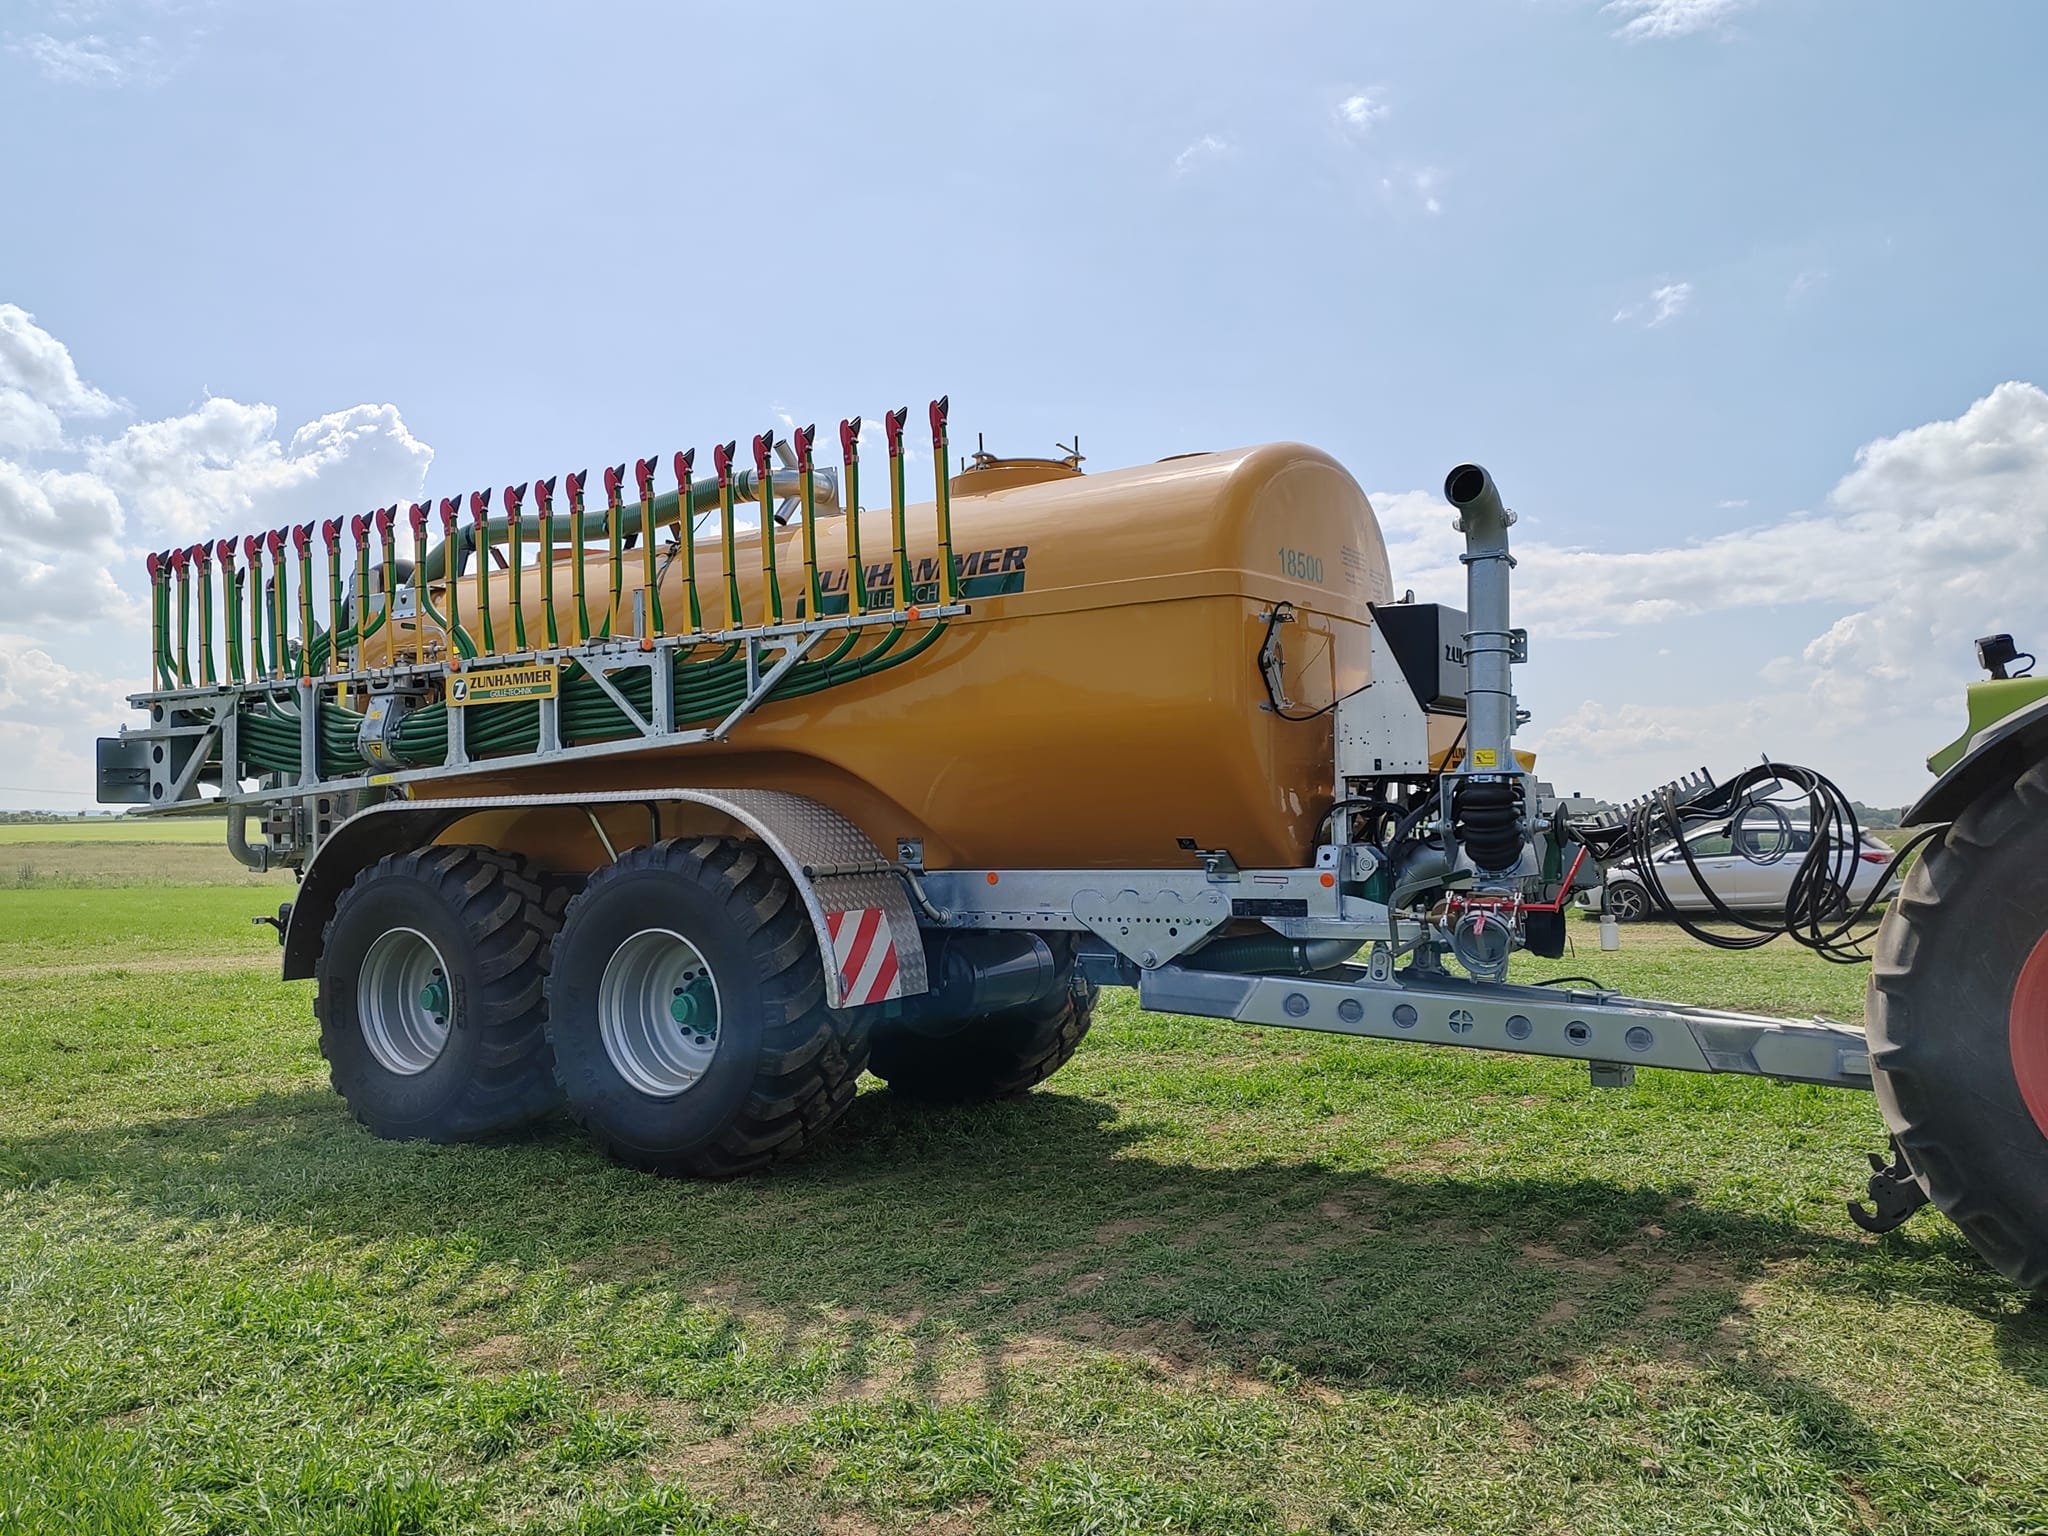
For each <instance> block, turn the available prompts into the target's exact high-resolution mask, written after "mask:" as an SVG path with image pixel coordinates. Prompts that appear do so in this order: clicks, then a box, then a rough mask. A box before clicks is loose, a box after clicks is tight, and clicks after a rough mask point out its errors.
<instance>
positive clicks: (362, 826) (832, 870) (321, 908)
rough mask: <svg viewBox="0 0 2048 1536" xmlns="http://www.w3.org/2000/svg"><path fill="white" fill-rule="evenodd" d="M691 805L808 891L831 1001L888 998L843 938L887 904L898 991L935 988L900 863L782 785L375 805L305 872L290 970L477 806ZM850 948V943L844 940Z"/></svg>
mask: <svg viewBox="0 0 2048 1536" xmlns="http://www.w3.org/2000/svg"><path fill="white" fill-rule="evenodd" d="M662 802H669V803H673V802H684V803H687V804H691V805H701V806H705V807H707V808H709V809H711V810H714V811H717V812H719V813H720V814H721V815H725V816H729V817H731V818H732V819H733V820H734V821H736V822H738V823H740V825H742V826H743V827H745V828H746V829H747V830H748V831H749V832H751V833H752V834H753V835H754V836H756V837H758V838H759V839H760V840H761V841H762V842H763V843H765V844H766V845H767V847H768V849H769V851H770V852H771V853H773V854H774V855H775V856H776V858H777V859H779V860H780V861H781V862H782V866H783V868H784V869H786V870H787V871H788V872H789V877H790V879H791V880H792V881H793V882H794V883H795V885H796V889H797V894H798V895H799V896H801V897H802V899H803V904H804V910H805V912H806V913H807V914H808V915H809V917H810V919H811V926H812V928H813V929H814V930H815V932H816V934H817V939H818V951H819V953H820V954H821V955H823V956H824V957H825V959H826V961H827V962H828V963H827V964H826V966H825V1000H826V1002H827V1004H828V1005H829V1006H831V1007H834V1008H843V1007H848V1006H852V1005H854V1004H859V1003H868V1002H878V1001H883V1000H885V999H883V998H879V997H857V998H849V997H848V989H849V988H850V987H851V986H852V985H853V984H854V980H855V979H854V978H852V977H849V976H847V975H845V974H843V973H842V971H841V969H840V967H839V966H838V965H837V964H833V963H830V962H832V961H833V960H834V958H835V944H839V941H840V940H841V939H842V938H850V936H851V927H852V925H850V924H848V923H846V922H845V921H844V918H845V916H846V915H847V914H853V913H865V912H871V911H875V910H879V911H880V913H881V931H880V936H879V938H878V939H876V940H875V942H880V943H885V944H890V945H893V946H894V948H895V951H896V967H897V969H896V981H895V983H894V984H893V985H891V987H890V988H889V996H891V997H913V996H916V995H917V994H919V993H922V992H923V991H925V989H926V987H927V985H928V982H927V980H926V977H925V956H924V941H923V938H922V936H921V935H920V933H919V931H918V926H917V914H916V912H915V911H913V910H912V908H911V905H910V896H909V892H908V891H907V889H906V888H905V886H904V883H903V881H902V879H901V878H899V877H898V876H897V875H896V874H895V873H894V866H893V865H892V864H891V863H890V862H889V861H888V860H886V859H884V858H883V857H882V855H881V854H880V852H879V851H877V849H876V848H875V845H874V844H873V843H871V842H869V841H868V837H867V834H866V833H864V832H862V831H861V829H860V828H859V827H857V826H855V825H854V824H853V823H852V822H850V821H848V820H847V819H846V818H845V817H844V816H842V815H840V814H839V813H838V812H837V811H835V810H833V809H832V808H831V807H830V806H827V805H820V804H819V803H818V802H817V801H815V800H810V799H806V798H805V797H804V796H802V795H792V794H786V793H784V792H782V791H780V790H772V789H649V790H637V789H636V790H624V791H619V792H607V793H596V794H562V795H478V796H471V797H467V798H463V799H450V800H391V801H386V802H384V803H383V804H380V805H374V806H371V807H370V808H369V809H367V810H364V811H361V812H359V813H358V814H356V815H355V816H352V817H350V818H349V819H348V820H347V821H346V822H344V823H342V825H341V826H339V827H337V828H336V829H335V830H334V832H333V834H332V835H331V836H329V837H328V838H327V839H326V841H324V842H323V843H321V845H320V848H319V851H318V852H317V853H316V854H315V855H314V856H313V859H312V861H311V862H310V863H308V864H307V866H306V869H305V876H304V879H303V881H302V882H301V884H300V886H299V891H298V895H297V897H296V898H295V899H294V900H293V902H292V907H291V919H290V921H289V922H288V923H287V924H286V926H285V932H284V976H285V980H287V981H300V980H304V979H306V978H308V977H310V976H312V975H313V971H314V966H315V964H316V963H317V962H318V960H319V958H320V945H321V942H322V938H323V935H324V934H325V932H326V928H327V920H328V919H329V918H330V917H332V916H333V915H334V908H335V904H336V903H337V902H338V901H340V899H341V893H342V892H343V891H345V890H347V889H348V886H349V883H350V882H351V881H353V880H354V879H355V877H356V875H357V874H358V873H359V872H360V871H362V870H363V869H365V868H366V867H368V866H369V865H371V864H373V863H375V862H376V861H377V860H378V859H381V858H384V857H386V856H387V855H390V854H394V853H403V852H405V851H406V850H407V849H409V848H419V847H422V846H424V845H425V844H428V843H431V842H432V841H433V840H434V839H435V838H436V837H438V836H439V835H440V834H441V833H442V832H443V831H445V830H446V829H447V828H448V827H450V826H452V825H454V823H456V822H457V821H460V820H461V819H462V818H463V817H465V816H468V815H471V814H473V813H474V812H477V811H502V810H514V809H532V808H538V807H544V806H562V807H566V808H570V809H579V808H581V807H584V806H595V805H648V804H654V803H662ZM839 948H841V949H843V948H844V945H843V944H839Z"/></svg>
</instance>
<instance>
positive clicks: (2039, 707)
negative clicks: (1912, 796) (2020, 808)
mask: <svg viewBox="0 0 2048 1536" xmlns="http://www.w3.org/2000/svg"><path fill="white" fill-rule="evenodd" d="M2044 757H2048V698H2043V699H2037V700H2035V701H2034V702H2033V703H2032V704H2029V705H2027V706H2026V707H2025V708H2024V709H2016V710H2014V711H2013V712H2012V713H2011V714H2009V715H2007V716H2005V718H2003V719H2002V720H1997V721H1994V722H1993V723H1992V724H1990V725H1988V726H1986V727H1985V728H1984V729H1983V730H1981V731H1979V732H1978V733H1977V734H1976V735H1975V736H1973V737H1971V738H1970V745H1969V749H1968V750H1967V751H1966V752H1964V753H1963V755H1962V756H1961V757H1960V758H1958V759H1957V760H1956V761H1955V762H1954V763H1953V764H1952V765H1951V766H1950V768H1949V770H1948V772H1947V773H1944V774H1943V775H1942V776H1941V777H1940V778H1938V779H1936V780H1935V781H1934V783H1933V785H1932V786H1931V787H1930V788H1929V789H1928V790H1927V792H1926V793H1925V794H1923V795H1922V796H1921V797H1920V798H1919V800H1918V801H1916V802H1915V803H1914V805H1913V807H1912V808H1911V809H1910V810H1908V811H1907V812H1906V814H1905V816H1904V817H1903V818H1902V820H1903V822H1904V824H1905V825H1906V826H1909V827H1924V826H1933V825H1935V824H1937V823H1939V822H1944V821H1954V820H1955V819H1956V818H1957V817H1958V816H1960V815H1962V813H1963V811H1964V809H1965V808H1966V807H1968V806H1969V805H1971V804H1972V803H1973V802H1975V801H1976V799H1977V798H1978V797H1979V796H1980V795H1982V794H1984V793H1985V791H1987V790H1990V789H1994V788H1997V787H1999V786H2002V785H2006V784H2010V783H2012V782H2013V781H2014V780H2016V779H2017V778H2019V776H2020V775H2021V774H2023V773H2025V772H2026V771H2027V770H2028V769H2029V768H2031V767H2032V766H2033V765H2034V764H2035V763H2038V762H2040V761H2041V760H2042V759H2043V758H2044Z"/></svg>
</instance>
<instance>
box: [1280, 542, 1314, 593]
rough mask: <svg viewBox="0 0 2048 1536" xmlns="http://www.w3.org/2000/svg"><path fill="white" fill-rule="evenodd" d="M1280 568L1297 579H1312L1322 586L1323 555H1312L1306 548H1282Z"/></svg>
mask: <svg viewBox="0 0 2048 1536" xmlns="http://www.w3.org/2000/svg"><path fill="white" fill-rule="evenodd" d="M1280 569H1281V570H1282V571H1284V572H1285V573H1286V574H1287V575H1289V576H1291V577H1293V578H1294V579H1295V580H1296V581H1312V582H1314V583H1316V585H1318V586H1321V585H1322V581H1323V557H1322V556H1321V555H1312V554H1310V553H1309V552H1308V551H1307V550H1305V549H1284V548H1283V549H1282V550H1281V551H1280Z"/></svg>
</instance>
